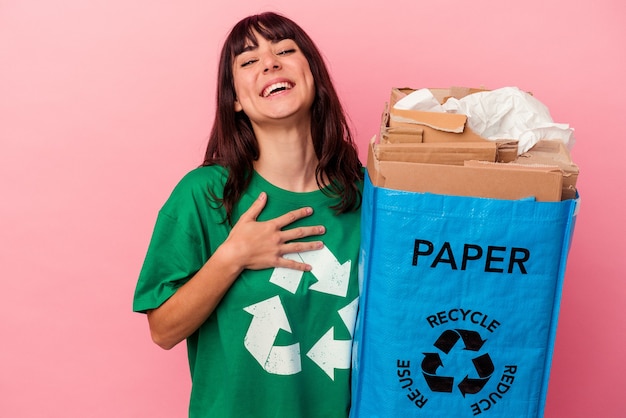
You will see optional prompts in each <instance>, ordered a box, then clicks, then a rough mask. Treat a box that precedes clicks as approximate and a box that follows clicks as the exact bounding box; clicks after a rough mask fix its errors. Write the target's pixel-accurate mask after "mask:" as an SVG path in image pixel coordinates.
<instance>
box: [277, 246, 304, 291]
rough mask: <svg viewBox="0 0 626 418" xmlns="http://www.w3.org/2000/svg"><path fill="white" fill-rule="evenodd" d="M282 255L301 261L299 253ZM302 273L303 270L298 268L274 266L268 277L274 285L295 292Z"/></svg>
mask: <svg viewBox="0 0 626 418" xmlns="http://www.w3.org/2000/svg"><path fill="white" fill-rule="evenodd" d="M283 257H285V258H287V259H289V260H294V261H299V262H302V258H300V254H298V253H289V254H285V255H284V256H283ZM302 274H303V272H301V271H300V270H294V269H288V268H285V267H276V268H275V269H274V271H273V272H272V277H270V283H274V284H275V285H276V286H280V287H282V288H283V289H285V290H287V291H289V292H291V293H293V294H295V293H296V290H298V286H300V279H302Z"/></svg>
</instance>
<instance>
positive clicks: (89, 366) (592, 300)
mask: <svg viewBox="0 0 626 418" xmlns="http://www.w3.org/2000/svg"><path fill="white" fill-rule="evenodd" d="M216 3H217V2H213V1H200V0H195V1H194V0H184V1H178V2H168V1H153V0H150V1H148V0H135V1H126V0H106V1H105V0H94V1H83V0H57V1H54V2H42V1H34V0H0V196H1V197H0V199H1V200H0V275H1V278H0V280H1V281H0V283H1V289H2V298H1V302H0V336H1V337H0V339H1V342H0V416H2V417H64V418H73V417H81V418H82V417H92V418H96V417H106V418H110V417H119V418H125V417H147V416H151V417H168V418H169V417H181V416H185V414H186V406H187V396H188V390H189V377H188V372H187V366H186V357H185V351H184V345H180V346H179V347H176V348H175V349H174V350H173V351H170V352H166V351H162V350H161V349H159V348H157V347H156V346H155V345H153V344H152V342H151V341H150V338H149V335H148V328H147V324H146V320H145V317H143V316H141V315H138V314H133V313H131V300H132V293H133V290H134V285H135V280H136V276H137V274H138V271H139V268H140V265H141V262H142V259H143V256H144V253H145V250H146V247H147V244H148V239H149V236H150V233H151V230H152V226H153V223H154V220H155V216H156V212H157V210H158V209H159V207H160V206H161V204H162V203H163V201H164V199H165V198H166V197H167V196H168V194H169V192H170V190H171V189H172V187H173V186H174V184H175V183H176V182H177V181H178V179H179V178H180V177H181V176H182V175H183V174H184V173H185V172H187V171H188V170H190V169H191V168H193V167H195V166H196V165H198V164H199V163H200V161H201V158H202V154H203V151H204V147H205V141H206V137H207V135H208V133H209V130H210V126H211V122H212V117H211V115H212V112H213V110H214V104H213V101H214V94H215V86H214V85H215V76H216V58H217V56H218V49H219V48H220V46H221V44H222V41H223V39H224V37H225V35H226V33H227V31H228V30H229V29H230V27H231V26H232V25H233V24H234V23H235V21H237V20H238V19H239V18H241V17H243V16H245V15H248V14H250V13H254V12H259V11H264V10H266V9H271V10H275V11H279V12H282V13H285V14H287V15H288V16H290V17H292V18H293V19H294V20H296V21H297V22H299V23H300V24H301V25H302V26H303V27H304V28H305V29H306V30H307V31H308V32H309V33H310V34H311V36H312V37H313V38H314V39H315V40H316V41H317V43H318V44H319V46H320V48H321V49H322V50H323V51H324V53H325V55H326V57H327V58H328V61H329V63H330V68H331V70H332V73H333V75H334V78H335V81H336V84H337V86H338V89H339V91H340V94H341V96H342V98H343V100H344V102H345V106H346V108H347V110H348V112H349V114H350V116H351V119H352V122H353V125H354V126H355V128H356V134H357V138H358V142H359V144H360V148H361V155H362V156H365V149H366V148H365V144H366V143H367V141H368V140H369V138H370V137H371V136H373V135H374V134H375V133H376V132H377V128H378V124H379V120H380V113H381V111H382V107H383V104H384V102H385V101H386V100H387V98H388V93H389V89H390V88H391V87H393V86H410V87H447V86H450V85H466V86H486V87H488V88H497V87H502V86H508V85H514V86H518V87H520V88H522V89H524V90H528V91H532V92H533V93H534V94H535V96H536V97H537V98H538V99H540V100H541V101H542V102H544V103H545V104H546V105H548V106H549V108H550V109H551V111H552V115H553V117H554V119H555V121H557V122H564V123H570V124H571V125H572V126H573V127H575V129H576V137H577V143H576V146H575V147H574V152H573V157H574V159H575V161H576V162H577V163H578V165H579V166H580V169H581V172H582V175H581V177H580V180H579V190H580V193H581V195H582V210H581V212H580V215H579V218H578V224H577V227H576V233H575V237H574V243H573V246H572V249H571V253H570V262H569V265H568V271H567V275H566V282H565V288H564V292H563V303H562V309H561V320H560V324H559V330H558V334H557V342H556V351H555V356H554V363H553V373H552V378H551V382H550V388H549V395H548V401H547V409H546V416H547V417H568V418H571V417H592V416H593V417H622V416H624V414H625V413H626V412H625V411H626V396H625V395H624V394H625V393H626V384H625V383H624V382H625V375H626V355H624V354H623V353H624V352H625V349H626V326H625V324H626V320H625V317H626V311H625V310H624V306H625V302H626V282H625V281H624V279H625V277H626V274H625V273H626V251H625V250H626V245H625V244H624V233H625V232H626V228H625V224H626V222H625V221H624V215H623V213H624V209H623V208H622V205H626V200H625V199H624V193H623V187H624V185H623V183H624V180H625V179H626V176H624V172H623V170H624V169H623V160H624V154H626V140H625V139H624V134H623V132H624V127H623V126H622V125H623V121H624V114H625V111H626V107H625V106H624V105H623V103H624V100H626V88H625V86H624V82H623V80H624V74H626V25H624V17H626V6H624V4H625V3H624V2H622V1H620V0H596V1H594V2H573V1H565V0H555V1H550V0H525V1H518V2H510V1H502V0H500V1H488V0H476V1H466V0H447V1H417V0H410V1H402V0H389V1H384V2H381V1H376V2H374V1H364V0H349V1H337V0H315V1H312V2H307V3H306V4H305V3H303V4H299V5H294V3H299V2H294V1H292V0H275V1H261V2H259V1H258V0H242V1H238V2H224V4H227V5H224V6H216V5H215V4H216Z"/></svg>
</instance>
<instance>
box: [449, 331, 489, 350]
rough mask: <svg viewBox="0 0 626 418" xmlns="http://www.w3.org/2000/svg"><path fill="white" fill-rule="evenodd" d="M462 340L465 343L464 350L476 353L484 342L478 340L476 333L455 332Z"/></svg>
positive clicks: (480, 339)
mask: <svg viewBox="0 0 626 418" xmlns="http://www.w3.org/2000/svg"><path fill="white" fill-rule="evenodd" d="M456 331H457V332H458V333H459V334H460V335H461V338H463V342H464V343H465V349H466V350H471V351H478V350H480V348H481V347H482V346H483V344H485V341H487V340H483V339H482V338H480V334H479V333H477V332H476V331H468V330H464V329H457V330H456Z"/></svg>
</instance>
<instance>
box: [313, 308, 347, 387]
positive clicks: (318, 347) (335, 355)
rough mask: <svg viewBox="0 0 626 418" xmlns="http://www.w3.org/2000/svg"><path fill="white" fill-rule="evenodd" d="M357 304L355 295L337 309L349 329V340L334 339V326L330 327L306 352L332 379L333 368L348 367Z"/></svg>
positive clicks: (333, 378) (333, 377)
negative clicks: (350, 300) (351, 299)
mask: <svg viewBox="0 0 626 418" xmlns="http://www.w3.org/2000/svg"><path fill="white" fill-rule="evenodd" d="M358 306H359V298H358V297H356V298H355V299H354V300H353V301H352V302H350V303H349V304H347V305H346V306H344V307H343V308H341V309H339V311H338V313H339V316H340V317H341V319H342V320H343V323H344V324H345V325H346V328H347V329H348V331H350V339H349V340H335V338H334V333H335V328H334V327H331V328H330V330H328V331H327V332H326V334H324V335H323V336H322V338H320V339H319V341H317V342H316V343H315V345H314V346H313V347H311V349H310V350H309V352H308V353H307V354H306V355H307V356H308V357H309V358H310V359H311V360H313V362H315V364H317V365H318V366H319V367H320V368H321V369H322V370H324V372H325V373H326V374H327V375H328V376H329V377H330V378H331V379H332V380H335V369H349V368H350V352H351V349H352V337H353V333H354V321H355V318H354V317H355V316H356V315H355V314H356V311H357V309H358Z"/></svg>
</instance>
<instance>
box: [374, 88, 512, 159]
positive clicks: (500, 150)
mask: <svg viewBox="0 0 626 418" xmlns="http://www.w3.org/2000/svg"><path fill="white" fill-rule="evenodd" d="M411 91H413V90H412V89H398V88H394V89H392V91H391V98H390V102H389V104H388V105H387V106H386V107H385V110H384V112H383V116H382V121H381V130H380V138H381V143H390V144H395V143H406V142H422V143H439V142H450V143H459V144H461V143H468V142H475V143H481V144H484V146H485V147H487V148H489V147H494V146H495V147H496V156H495V159H494V160H493V161H494V162H510V161H513V160H514V159H515V158H516V157H517V141H516V140H512V139H507V138H503V139H501V140H497V141H493V140H488V139H486V138H483V137H481V136H480V135H478V134H477V133H475V132H474V131H472V130H471V129H469V128H467V127H466V122H467V116H465V115H461V114H454V113H440V112H424V111H417V110H402V109H394V108H393V105H394V104H395V103H396V102H397V101H398V100H400V99H401V98H402V97H404V96H406V95H407V94H409V93H410V92H411ZM430 91H431V93H433V95H434V96H435V97H436V98H438V100H440V101H441V102H442V103H443V101H445V99H447V98H448V97H456V98H461V97H464V96H465V95H467V94H470V93H473V92H477V91H483V90H479V89H469V88H463V87H454V88H450V89H430ZM494 144H495V145H494ZM433 162H436V161H433Z"/></svg>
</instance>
